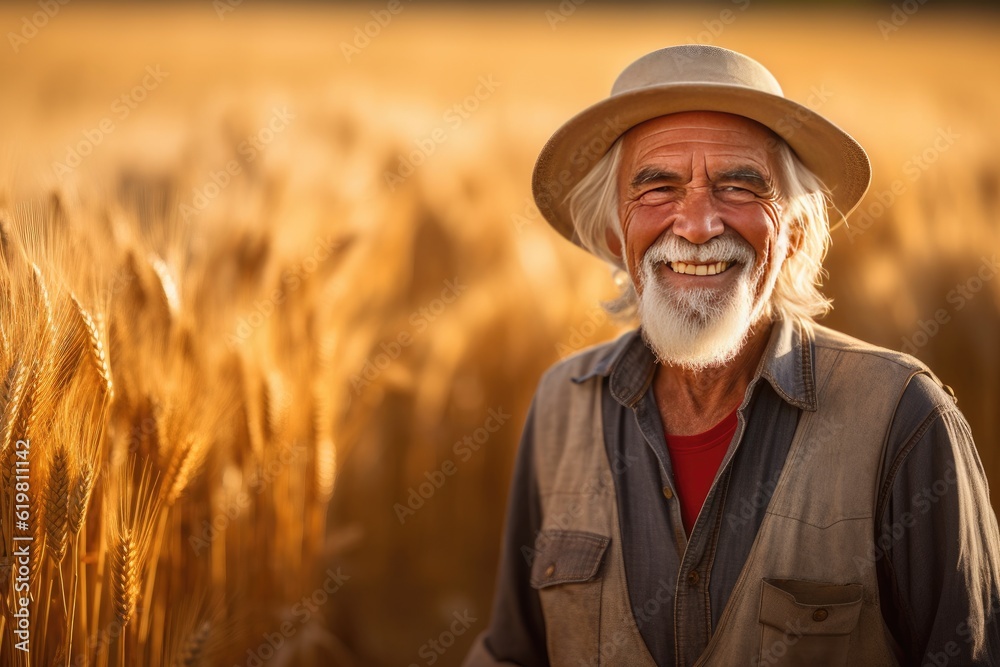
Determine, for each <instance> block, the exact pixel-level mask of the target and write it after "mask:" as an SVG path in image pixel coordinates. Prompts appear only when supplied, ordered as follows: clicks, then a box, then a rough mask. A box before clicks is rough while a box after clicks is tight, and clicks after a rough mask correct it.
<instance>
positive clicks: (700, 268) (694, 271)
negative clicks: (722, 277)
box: [670, 262, 729, 276]
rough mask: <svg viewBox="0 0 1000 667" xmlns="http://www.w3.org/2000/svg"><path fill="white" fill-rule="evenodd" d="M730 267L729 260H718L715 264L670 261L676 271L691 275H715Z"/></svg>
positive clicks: (671, 267)
mask: <svg viewBox="0 0 1000 667" xmlns="http://www.w3.org/2000/svg"><path fill="white" fill-rule="evenodd" d="M728 268H729V262H716V263H715V264H688V263H687V262H670V269H671V270H672V271H673V272H674V273H684V274H687V275H689V276H714V275H715V274H717V273H722V272H723V271H725V270H726V269H728Z"/></svg>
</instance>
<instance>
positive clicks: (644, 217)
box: [620, 206, 669, 278]
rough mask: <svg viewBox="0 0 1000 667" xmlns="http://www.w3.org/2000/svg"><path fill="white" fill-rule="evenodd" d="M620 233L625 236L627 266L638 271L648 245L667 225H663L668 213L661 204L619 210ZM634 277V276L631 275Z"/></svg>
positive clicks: (658, 236)
mask: <svg viewBox="0 0 1000 667" xmlns="http://www.w3.org/2000/svg"><path fill="white" fill-rule="evenodd" d="M620 216H621V219H622V220H624V221H625V222H624V224H623V225H622V234H623V236H624V237H625V254H626V256H627V257H628V262H629V266H632V267H635V269H636V271H638V267H639V263H640V262H641V261H642V257H643V255H644V254H645V253H646V250H648V249H649V246H651V245H653V243H654V242H655V241H656V239H658V238H660V236H661V235H662V234H663V232H664V231H665V230H666V229H667V227H668V226H669V225H664V224H663V221H664V220H666V219H667V217H668V214H667V212H666V211H665V210H664V207H663V206H633V207H627V208H626V209H625V210H624V211H621V212H620ZM633 278H634V276H633Z"/></svg>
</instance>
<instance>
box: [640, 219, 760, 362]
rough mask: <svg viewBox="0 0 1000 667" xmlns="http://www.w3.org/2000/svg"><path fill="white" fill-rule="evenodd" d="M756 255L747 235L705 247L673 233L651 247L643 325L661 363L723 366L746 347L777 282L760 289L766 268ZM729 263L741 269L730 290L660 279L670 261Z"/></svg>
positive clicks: (645, 263) (727, 236)
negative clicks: (758, 263) (681, 285)
mask: <svg viewBox="0 0 1000 667" xmlns="http://www.w3.org/2000/svg"><path fill="white" fill-rule="evenodd" d="M755 259H756V253H755V252H754V250H753V248H752V247H751V246H750V244H749V243H747V242H746V241H745V240H744V239H743V238H742V237H740V236H739V235H738V234H736V233H735V232H732V231H731V230H728V229H727V230H726V232H725V233H723V234H722V235H721V236H717V237H715V238H713V239H711V240H710V241H708V242H706V243H703V244H695V243H691V242H689V241H687V240H685V239H683V238H680V237H678V236H676V235H675V234H673V233H669V232H668V233H667V234H665V235H664V236H663V237H661V238H660V239H659V240H657V242H656V243H654V244H653V245H652V246H650V247H649V249H648V250H647V251H646V254H645V255H644V256H643V258H642V267H641V268H642V270H641V274H640V277H641V280H642V287H643V289H642V295H641V296H640V297H639V321H640V323H641V325H642V333H643V338H644V339H645V341H646V344H647V345H648V346H649V347H650V349H652V350H653V352H654V353H655V354H656V357H657V360H658V361H659V362H660V363H665V364H669V365H672V366H680V367H683V368H687V369H690V370H695V371H698V370H703V369H706V368H711V367H718V366H722V365H724V364H726V363H728V362H730V361H732V360H733V359H734V358H735V357H736V355H737V354H738V353H739V351H740V350H741V349H742V348H743V345H744V344H745V343H746V341H747V339H748V338H749V336H750V333H751V327H752V326H753V324H754V323H755V321H756V320H757V317H758V316H759V315H760V313H761V312H762V310H763V308H762V304H765V303H767V300H768V299H769V298H770V295H771V292H772V290H773V287H774V282H775V280H776V279H777V271H773V272H772V275H771V276H769V278H770V280H768V281H767V282H768V285H767V286H765V287H766V289H764V290H763V293H761V294H760V295H759V298H758V291H759V290H761V286H762V283H763V279H764V272H765V270H766V269H765V267H766V265H764V264H762V265H761V266H760V267H759V269H757V270H755V268H754V263H755ZM676 261H681V262H695V263H699V262H701V263H703V262H707V261H727V262H730V263H736V264H737V265H736V266H731V267H730V268H729V271H738V272H739V273H738V274H737V275H736V276H735V282H734V283H733V284H732V285H731V286H729V287H721V288H715V287H685V288H680V289H678V288H676V287H673V286H670V285H667V284H665V281H663V280H661V279H660V277H659V272H660V271H662V270H666V271H669V270H670V268H669V267H665V266H664V265H665V264H666V263H668V262H676Z"/></svg>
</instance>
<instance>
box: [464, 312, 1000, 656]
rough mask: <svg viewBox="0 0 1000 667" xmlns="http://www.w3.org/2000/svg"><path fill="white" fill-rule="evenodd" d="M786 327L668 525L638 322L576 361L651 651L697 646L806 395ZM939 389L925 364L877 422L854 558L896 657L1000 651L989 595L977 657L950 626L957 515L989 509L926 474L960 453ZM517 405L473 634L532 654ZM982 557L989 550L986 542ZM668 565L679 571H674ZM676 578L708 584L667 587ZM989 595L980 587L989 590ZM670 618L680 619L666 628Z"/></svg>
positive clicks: (530, 529)
mask: <svg viewBox="0 0 1000 667" xmlns="http://www.w3.org/2000/svg"><path fill="white" fill-rule="evenodd" d="M789 327H790V325H788V324H785V323H777V324H776V325H775V327H774V331H773V332H772V339H774V338H776V337H781V338H784V339H787V341H788V344H787V345H786V346H784V347H782V346H776V345H774V344H773V342H774V341H773V340H772V343H771V344H769V346H768V350H767V352H765V356H764V358H762V360H761V363H760V366H759V368H758V372H757V373H756V374H755V377H754V380H753V381H752V382H751V384H750V386H749V387H748V389H747V400H748V403H747V410H746V414H747V415H748V418H747V421H746V424H745V427H744V428H743V429H742V431H740V430H738V432H737V434H736V436H735V437H734V439H733V443H732V444H731V445H730V449H729V452H728V453H727V455H726V458H725V459H724V461H723V463H722V465H721V467H720V470H719V472H718V477H717V481H716V484H714V485H713V487H712V490H711V491H710V493H709V495H708V497H707V498H706V500H705V504H704V506H703V508H702V511H701V514H700V515H699V517H698V519H697V522H696V524H695V526H694V527H693V529H692V532H691V535H690V536H687V535H685V531H684V528H683V525H682V521H681V513H680V505H679V502H678V498H677V492H676V486H675V484H674V480H673V474H672V471H671V465H670V457H669V455H668V452H667V448H666V442H665V438H664V435H663V433H664V429H663V424H662V422H661V419H660V413H659V410H658V409H657V406H656V402H655V398H654V396H653V391H652V379H653V375H654V372H655V370H656V365H655V359H654V357H653V355H652V353H651V352H650V351H649V350H648V348H647V347H646V346H645V344H644V343H643V341H642V338H641V335H640V334H639V332H638V331H633V332H630V333H628V334H625V335H624V336H622V337H621V338H619V339H618V340H617V341H615V342H613V343H611V344H606V345H605V346H604V349H603V350H602V352H601V353H600V354H598V355H596V356H595V357H594V358H595V363H594V364H593V365H592V367H591V368H589V369H588V370H587V371H586V372H585V373H583V374H582V375H580V376H578V377H577V378H576V379H575V381H579V382H584V381H587V380H590V379H593V378H595V377H599V378H601V381H602V383H603V388H604V391H603V393H602V397H601V405H602V412H603V423H604V434H603V435H604V444H605V447H606V450H607V456H608V461H609V463H610V467H611V470H612V473H613V475H614V485H615V494H616V496H617V501H618V506H619V516H620V523H621V534H622V551H623V559H624V561H625V571H626V578H627V584H628V593H629V598H630V601H631V604H632V609H633V615H634V617H635V620H636V625H637V626H638V628H639V630H640V632H641V634H642V639H643V641H644V642H645V644H646V647H647V648H648V649H649V652H650V654H651V655H652V656H653V658H654V660H655V661H656V663H657V664H659V665H673V664H675V655H676V654H677V653H678V650H679V647H678V644H677V642H678V640H680V641H681V642H682V646H683V654H684V655H692V654H693V655H697V654H698V653H699V652H700V651H701V650H702V649H703V648H704V647H705V646H706V645H707V643H708V641H709V638H710V637H711V636H712V633H713V631H714V629H715V628H716V626H717V624H718V621H719V616H720V614H721V612H722V610H723V608H724V606H725V604H726V601H727V600H728V599H729V596H730V593H731V592H732V590H733V585H734V583H735V582H736V579H737V577H738V576H739V574H740V572H741V570H742V568H743V565H744V563H745V561H746V558H747V554H748V553H749V551H750V549H751V546H752V544H753V542H754V538H755V536H756V534H757V531H758V528H759V527H760V524H761V520H762V519H763V516H764V512H765V510H766V508H767V505H768V502H769V501H770V498H771V493H772V492H773V490H774V487H775V483H776V481H777V479H778V476H779V474H780V473H781V470H782V467H783V465H784V462H785V457H786V454H787V452H788V448H789V445H790V443H791V439H792V435H793V433H794V432H795V429H796V425H797V423H798V419H799V416H800V414H801V412H802V410H803V409H809V408H810V407H811V406H813V405H814V403H815V400H816V397H815V386H814V380H813V378H814V373H813V366H812V363H813V355H812V353H811V341H810V340H809V339H808V337H803V336H801V335H800V334H799V332H798V330H797V329H794V328H793V329H790V328H789ZM779 351H780V354H779V353H778V352H779ZM859 381H860V382H863V381H864V379H863V378H859ZM941 392H942V389H941V388H940V387H939V386H938V385H937V383H935V381H934V380H933V379H931V378H930V377H927V376H924V375H918V376H916V377H914V378H913V380H912V381H911V382H910V383H909V385H908V386H907V388H906V390H905V391H904V393H903V395H902V397H901V399H900V401H899V404H898V406H897V408H896V412H895V416H894V418H893V420H892V424H891V428H890V433H889V441H888V446H887V449H886V456H885V460H884V461H883V464H882V468H881V472H880V482H881V483H880V484H879V487H878V488H879V490H880V491H879V496H878V503H877V507H878V508H879V509H880V512H879V515H878V516H877V517H876V522H875V525H876V526H877V530H876V534H874V535H873V536H872V539H873V549H872V553H871V556H870V557H871V560H873V561H874V564H875V566H876V570H877V576H878V582H879V590H880V600H881V609H882V616H883V619H884V621H885V624H886V627H887V628H888V630H889V632H890V633H891V635H892V638H893V639H894V641H895V643H896V644H897V645H898V657H899V660H900V662H901V663H902V664H923V662H924V661H929V662H930V664H935V661H936V662H937V663H940V660H941V659H945V660H946V661H947V664H950V665H957V664H962V665H966V664H983V665H988V664H1000V630H998V624H997V623H996V622H995V620H994V617H995V613H996V608H997V607H998V606H1000V605H997V604H994V605H993V608H991V609H989V610H987V611H988V617H987V633H988V636H987V641H986V651H985V655H984V656H980V657H979V658H978V659H977V660H976V661H974V660H973V659H972V657H971V655H970V649H971V643H969V642H967V641H965V638H964V637H963V636H962V635H961V632H960V631H959V629H960V628H961V625H962V623H963V621H964V620H965V619H966V617H967V616H968V615H969V608H970V607H969V605H970V602H969V600H970V594H969V591H968V590H967V588H966V583H965V582H966V579H965V577H964V574H965V573H964V572H963V571H962V567H965V563H967V562H968V561H966V560H963V559H960V558H959V554H958V552H957V551H958V550H957V545H958V544H959V535H960V532H961V531H962V530H967V529H969V524H970V523H971V524H972V525H975V526H979V525H982V526H993V530H994V531H995V518H994V517H993V516H992V510H991V509H990V508H989V504H988V498H985V499H983V498H980V499H979V501H981V502H977V503H974V505H975V506H974V507H972V508H971V509H970V508H969V507H968V506H967V505H968V502H967V500H966V503H965V505H966V506H964V507H962V508H960V507H959V503H960V501H961V500H962V499H961V497H960V494H959V493H958V489H957V485H948V484H945V485H942V484H941V483H940V482H941V480H942V479H945V478H946V477H945V472H946V471H948V470H949V469H953V468H954V466H955V458H956V457H955V452H958V451H961V452H964V453H968V452H970V451H971V453H972V455H973V456H975V447H974V444H973V442H972V437H971V433H970V432H969V429H968V426H967V424H966V423H965V420H964V418H963V417H962V415H961V413H960V412H959V411H958V409H957V408H956V407H955V406H954V404H953V403H951V401H947V404H948V405H947V406H946V407H945V408H942V407H941V405H942V401H941ZM533 419H534V412H533V411H532V412H531V413H529V416H528V425H527V427H526V428H525V432H524V433H525V436H524V438H523V439H522V444H521V448H520V451H519V454H518V462H517V465H516V468H515V474H514V479H513V483H512V489H511V495H510V499H509V508H508V518H507V528H506V534H505V538H504V546H503V551H502V562H501V569H500V574H499V579H498V584H497V592H496V596H495V600H494V610H493V617H492V620H491V624H490V627H489V628H488V630H487V631H486V633H485V636H484V641H485V648H486V649H487V651H488V652H489V653H490V654H491V656H492V657H493V658H494V659H496V660H499V661H507V662H510V663H514V664H522V665H545V664H548V659H547V656H546V649H545V626H544V619H543V617H542V612H541V608H540V604H539V600H538V595H537V591H535V590H534V589H532V588H531V586H530V585H529V576H530V573H529V569H530V568H529V567H528V565H527V563H526V562H525V560H524V558H523V557H522V555H521V553H522V548H523V547H524V546H525V545H531V544H532V543H533V542H534V540H535V536H536V534H537V532H538V530H539V528H540V511H539V501H538V494H537V481H536V479H535V471H534V470H533V469H532V465H531V461H532V451H533V450H534V448H535V447H543V446H544V443H536V442H533V441H532V438H531V436H530V434H531V431H532V429H531V422H532V420H533ZM824 426H825V428H824V433H825V435H824V437H829V438H832V439H835V438H836V437H837V434H838V432H840V431H841V430H842V429H848V428H850V424H849V423H837V422H835V421H831V422H830V423H829V424H828V425H824ZM737 445H739V446H737ZM975 460H976V461H978V458H976V459H975ZM979 474H980V475H981V474H982V470H981V467H980V468H979ZM942 486H943V488H942ZM983 488H985V487H983ZM722 490H725V492H723V491H722ZM960 510H961V511H960ZM977 512H978V513H979V515H981V520H977V519H978V518H979V517H978V516H977ZM914 517H916V519H915V520H914ZM963 522H964V525H963ZM904 523H905V525H906V526H907V527H906V531H905V534H904V535H903V537H902V539H895V538H894V537H893V530H898V528H899V526H901V525H904ZM911 524H912V525H911ZM987 544H992V542H989V541H988V542H987ZM986 556H989V557H992V558H993V561H992V562H994V563H995V562H997V554H986ZM679 572H684V573H685V577H684V578H681V579H679V578H678V573H679ZM685 578H686V579H687V580H688V581H691V582H695V581H698V580H703V581H708V582H709V585H708V586H707V587H705V586H684V585H680V586H678V585H676V582H678V581H679V580H680V581H683V580H684V579H685ZM977 593H978V592H977ZM990 594H991V595H993V596H994V597H993V598H991V599H994V600H995V599H996V597H995V596H996V591H990ZM675 613H676V614H677V615H678V618H675ZM675 628H683V636H682V637H677V636H676V635H675ZM942 656H943V657H942ZM939 658H940V659H939Z"/></svg>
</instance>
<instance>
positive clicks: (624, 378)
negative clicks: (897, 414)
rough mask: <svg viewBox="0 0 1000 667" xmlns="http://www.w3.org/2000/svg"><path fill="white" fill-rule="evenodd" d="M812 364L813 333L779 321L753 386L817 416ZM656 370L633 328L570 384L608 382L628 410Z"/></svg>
mask: <svg viewBox="0 0 1000 667" xmlns="http://www.w3.org/2000/svg"><path fill="white" fill-rule="evenodd" d="M813 360H814V355H813V336H812V331H811V328H810V327H809V326H808V325H803V326H796V325H795V324H794V323H793V322H791V321H789V320H778V321H776V322H774V325H773V326H772V328H771V336H770V338H769V339H768V343H767V347H766V348H765V350H764V354H763V356H761V360H760V364H759V365H758V366H757V372H756V373H755V374H754V379H753V380H752V381H751V387H753V386H755V385H756V383H757V380H758V378H761V377H763V378H764V379H766V380H767V381H768V382H769V383H770V384H771V386H772V387H773V388H774V391H775V392H776V393H777V394H778V396H780V397H781V398H782V399H783V400H784V401H786V402H787V403H789V404H791V405H794V406H795V407H797V408H801V409H803V410H809V411H810V412H812V411H815V410H816V374H815V368H814V366H813ZM655 371H656V358H655V357H654V356H653V353H652V351H650V349H649V348H648V347H646V344H645V342H644V341H643V339H642V334H641V332H640V330H639V329H634V330H632V331H629V332H627V333H625V334H623V335H622V336H621V337H619V338H618V340H616V341H614V342H613V343H611V344H610V345H609V346H608V348H607V349H606V350H605V351H604V352H603V353H602V354H598V355H595V356H594V357H593V359H592V360H591V361H590V363H589V364H588V366H587V367H585V368H584V369H583V372H582V373H580V374H579V375H577V376H576V377H574V378H573V381H574V382H576V383H578V384H579V383H582V382H586V381H587V380H589V379H591V378H593V377H608V378H610V383H609V387H610V391H611V394H612V396H614V398H615V400H617V401H618V402H619V403H621V404H622V405H625V406H628V407H632V406H634V405H635V403H636V402H637V401H638V400H639V399H640V398H641V397H642V396H643V395H644V394H645V393H646V390H647V389H648V388H649V385H650V383H651V382H652V381H653V374H654V372H655Z"/></svg>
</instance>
